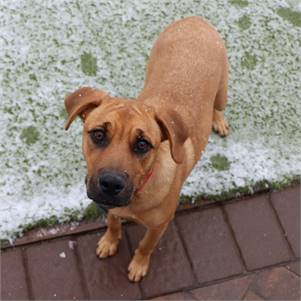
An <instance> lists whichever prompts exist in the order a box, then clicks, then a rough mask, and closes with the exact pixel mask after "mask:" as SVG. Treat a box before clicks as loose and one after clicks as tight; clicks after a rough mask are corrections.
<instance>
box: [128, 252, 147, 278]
mask: <svg viewBox="0 0 301 301" xmlns="http://www.w3.org/2000/svg"><path fill="white" fill-rule="evenodd" d="M148 267H149V256H142V255H139V254H137V253H136V254H135V256H134V258H133V259H132V261H131V263H130V264H129V267H128V272H129V273H128V277H129V280H130V281H134V282H138V281H140V280H141V279H142V278H143V277H144V276H145V275H146V274H147V271H148Z"/></svg>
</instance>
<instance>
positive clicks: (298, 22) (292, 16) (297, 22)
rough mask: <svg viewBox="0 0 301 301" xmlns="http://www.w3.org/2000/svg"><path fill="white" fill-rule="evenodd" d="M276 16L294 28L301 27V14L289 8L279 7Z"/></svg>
mask: <svg viewBox="0 0 301 301" xmlns="http://www.w3.org/2000/svg"><path fill="white" fill-rule="evenodd" d="M277 14H278V15H279V16H280V17H282V18H283V19H285V20H287V21H288V22H290V23H291V24H293V25H294V26H298V27H301V12H297V11H293V10H292V9H290V8H286V7H281V8H279V9H277Z"/></svg>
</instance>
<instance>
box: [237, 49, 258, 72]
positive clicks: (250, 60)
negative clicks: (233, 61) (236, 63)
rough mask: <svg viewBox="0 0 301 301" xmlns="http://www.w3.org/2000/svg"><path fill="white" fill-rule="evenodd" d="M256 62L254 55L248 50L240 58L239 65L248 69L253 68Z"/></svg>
mask: <svg viewBox="0 0 301 301" xmlns="http://www.w3.org/2000/svg"><path fill="white" fill-rule="evenodd" d="M256 64H257V58H256V56H255V55H252V54H251V53H249V52H247V53H246V54H245V56H244V57H243V58H242V60H241V66H242V67H244V68H246V69H249V70H254V69H255V66H256Z"/></svg>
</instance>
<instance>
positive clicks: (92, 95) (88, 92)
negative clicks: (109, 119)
mask: <svg viewBox="0 0 301 301" xmlns="http://www.w3.org/2000/svg"><path fill="white" fill-rule="evenodd" d="M107 96H108V93H107V92H104V91H101V90H97V89H93V88H89V87H83V88H80V89H78V90H76V91H75V92H73V93H72V94H69V95H67V96H66V97H65V108H66V111H67V114H68V118H67V121H66V124H65V130H68V128H69V126H70V124H71V123H72V121H73V120H74V119H75V118H76V117H77V116H79V117H80V118H81V119H82V121H84V120H85V119H86V117H87V115H88V113H89V112H90V111H92V110H93V109H95V108H96V107H98V106H99V105H100V104H101V102H102V101H103V100H104V99H105V98H106V97H107Z"/></svg>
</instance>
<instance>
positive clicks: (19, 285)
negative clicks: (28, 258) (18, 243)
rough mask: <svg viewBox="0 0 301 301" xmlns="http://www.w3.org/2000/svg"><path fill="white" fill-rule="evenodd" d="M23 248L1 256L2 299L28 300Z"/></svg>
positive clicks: (9, 251)
mask: <svg viewBox="0 0 301 301" xmlns="http://www.w3.org/2000/svg"><path fill="white" fill-rule="evenodd" d="M22 255H23V254H22V250H21V248H18V249H12V250H8V251H6V252H5V256H1V299H2V300H5V299H14V300H19V299H20V300H21V299H23V300H24V299H28V298H29V293H28V286H27V282H26V275H25V267H24V265H23V258H22Z"/></svg>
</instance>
